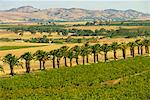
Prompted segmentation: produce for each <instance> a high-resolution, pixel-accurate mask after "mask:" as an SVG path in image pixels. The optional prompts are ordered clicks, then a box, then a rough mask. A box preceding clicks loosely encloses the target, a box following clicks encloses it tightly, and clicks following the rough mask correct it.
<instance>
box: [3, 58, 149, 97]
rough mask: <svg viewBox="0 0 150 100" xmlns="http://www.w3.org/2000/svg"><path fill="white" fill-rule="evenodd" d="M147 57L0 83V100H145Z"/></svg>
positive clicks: (147, 82) (43, 73) (147, 75)
mask: <svg viewBox="0 0 150 100" xmlns="http://www.w3.org/2000/svg"><path fill="white" fill-rule="evenodd" d="M149 59H150V57H135V58H128V59H126V60H119V61H111V62H107V63H98V64H91V65H85V66H83V65H81V66H76V67H72V68H61V69H51V70H49V71H42V72H38V73H31V74H26V75H21V76H14V77H10V78H3V79H0V90H1V92H0V99H1V100H8V99H13V100H18V99H19V100H22V99H25V100H30V99H32V100H33V99H34V100H35V99H44V100H56V99H57V100H62V99H63V100H64V99H65V100H68V99H69V100H70V99H72V100H78V99H82V100H96V99H97V100H100V99H102V100H116V99H119V100H148V99H149V98H150V95H149V93H150V88H149V87H150V84H149V82H150V67H149V64H150V62H149Z"/></svg>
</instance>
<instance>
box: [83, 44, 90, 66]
mask: <svg viewBox="0 0 150 100" xmlns="http://www.w3.org/2000/svg"><path fill="white" fill-rule="evenodd" d="M84 48H85V50H86V63H89V54H90V53H91V48H90V45H89V43H88V42H87V43H85V45H84Z"/></svg>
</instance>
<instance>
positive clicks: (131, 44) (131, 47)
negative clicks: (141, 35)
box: [127, 42, 136, 57]
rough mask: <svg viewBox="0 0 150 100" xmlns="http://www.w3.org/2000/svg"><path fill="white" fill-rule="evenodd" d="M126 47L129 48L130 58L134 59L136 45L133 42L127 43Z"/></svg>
mask: <svg viewBox="0 0 150 100" xmlns="http://www.w3.org/2000/svg"><path fill="white" fill-rule="evenodd" d="M127 45H128V46H129V47H130V55H131V56H132V57H134V54H135V50H134V48H135V46H136V43H135V42H129V43H128V44H127Z"/></svg>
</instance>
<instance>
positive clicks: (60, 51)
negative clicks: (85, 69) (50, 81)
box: [56, 49, 63, 68]
mask: <svg viewBox="0 0 150 100" xmlns="http://www.w3.org/2000/svg"><path fill="white" fill-rule="evenodd" d="M56 57H57V67H58V68H59V65H60V59H61V58H62V57H63V51H62V50H61V49H57V50H56Z"/></svg>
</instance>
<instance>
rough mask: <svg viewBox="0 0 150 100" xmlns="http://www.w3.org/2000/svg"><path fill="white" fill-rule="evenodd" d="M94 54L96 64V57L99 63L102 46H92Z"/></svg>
mask: <svg viewBox="0 0 150 100" xmlns="http://www.w3.org/2000/svg"><path fill="white" fill-rule="evenodd" d="M91 49H92V53H93V58H94V63H95V62H96V56H97V61H98V53H99V51H100V44H95V45H93V46H91Z"/></svg>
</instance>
